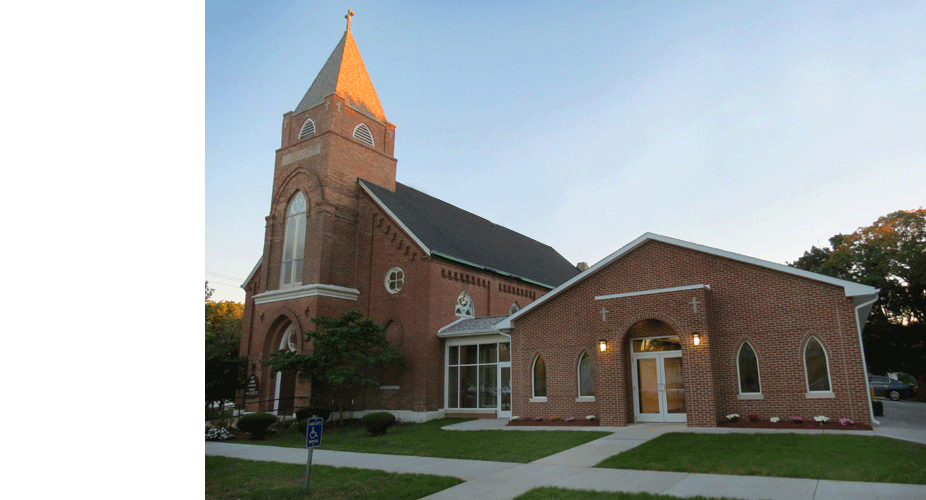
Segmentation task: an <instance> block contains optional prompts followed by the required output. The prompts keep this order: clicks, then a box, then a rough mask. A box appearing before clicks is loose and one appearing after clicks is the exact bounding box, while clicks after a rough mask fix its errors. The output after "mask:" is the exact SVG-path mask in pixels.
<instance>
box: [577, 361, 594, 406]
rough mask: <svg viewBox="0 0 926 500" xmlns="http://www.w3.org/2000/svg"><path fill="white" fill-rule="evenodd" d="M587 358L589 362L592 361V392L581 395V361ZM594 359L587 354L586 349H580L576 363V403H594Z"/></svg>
mask: <svg viewBox="0 0 926 500" xmlns="http://www.w3.org/2000/svg"><path fill="white" fill-rule="evenodd" d="M586 359H587V360H588V362H589V363H592V394H591V395H590V396H583V395H582V361H584V360H586ZM594 369H595V365H594V360H592V357H591V356H589V355H588V351H582V355H581V356H579V362H578V363H576V391H577V396H576V403H594V402H595V388H594V384H595V375H594Z"/></svg>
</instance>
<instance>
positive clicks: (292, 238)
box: [280, 192, 306, 286]
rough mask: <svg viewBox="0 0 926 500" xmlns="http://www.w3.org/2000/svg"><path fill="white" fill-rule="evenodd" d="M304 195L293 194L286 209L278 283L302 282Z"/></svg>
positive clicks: (292, 283) (294, 283) (293, 283)
mask: <svg viewBox="0 0 926 500" xmlns="http://www.w3.org/2000/svg"><path fill="white" fill-rule="evenodd" d="M305 213H306V203H305V196H303V194H302V193H301V192H299V193H296V196H293V199H292V201H290V202H289V208H287V209H286V232H285V233H284V237H283V265H282V266H281V268H282V270H281V271H280V285H281V286H293V285H299V284H301V283H302V259H303V256H304V255H305Z"/></svg>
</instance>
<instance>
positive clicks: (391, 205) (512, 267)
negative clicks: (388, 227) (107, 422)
mask: <svg viewBox="0 0 926 500" xmlns="http://www.w3.org/2000/svg"><path fill="white" fill-rule="evenodd" d="M360 185H361V186H362V187H363V188H364V190H365V191H366V192H367V194H369V195H370V197H371V198H372V199H373V201H374V202H376V203H377V204H378V205H379V206H380V207H381V208H382V209H383V210H385V211H386V212H387V213H388V214H389V215H390V216H391V217H392V218H393V219H394V220H395V221H396V223H398V224H400V225H401V226H402V229H403V230H405V231H406V232H407V233H408V234H409V235H410V236H411V237H412V238H413V239H414V240H415V242H416V243H418V245H419V246H421V247H422V249H424V251H425V252H427V253H428V255H430V256H438V257H443V258H445V259H449V260H454V261H457V262H461V263H463V264H466V265H470V266H474V267H479V268H483V269H488V270H490V271H494V272H496V273H500V274H503V275H508V276H512V277H515V278H519V279H522V280H525V281H529V282H532V283H535V284H539V285H543V286H545V287H547V288H554V287H556V286H558V285H559V284H561V283H563V282H565V281H568V280H569V279H571V278H572V277H573V276H575V275H577V274H579V270H578V269H576V267H575V266H574V265H572V264H570V263H569V261H567V260H566V259H565V258H564V257H563V256H562V255H560V254H559V253H558V252H557V251H556V250H554V249H553V248H552V247H550V246H549V245H545V244H543V243H540V242H539V241H536V240H533V239H531V238H528V237H527V236H524V235H523V234H519V233H516V232H514V231H512V230H510V229H508V228H505V227H502V226H499V225H497V224H494V223H492V222H490V221H488V220H486V219H483V218H482V217H479V216H476V215H473V214H471V213H469V212H467V211H465V210H461V209H459V208H457V207H455V206H453V205H451V204H449V203H446V202H443V201H441V200H438V199H437V198H434V197H433V196H429V195H427V194H424V193H422V192H421V191H418V190H416V189H412V188H410V187H408V186H406V185H404V184H401V183H398V182H397V183H396V189H395V192H392V191H389V190H388V189H384V188H381V187H379V186H377V185H375V184H371V183H369V182H365V181H363V180H361V181H360Z"/></svg>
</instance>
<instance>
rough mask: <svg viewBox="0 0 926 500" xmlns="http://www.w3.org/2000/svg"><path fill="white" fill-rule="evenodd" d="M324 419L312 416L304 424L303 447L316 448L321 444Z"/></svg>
mask: <svg viewBox="0 0 926 500" xmlns="http://www.w3.org/2000/svg"><path fill="white" fill-rule="evenodd" d="M324 426H325V421H324V420H322V419H321V417H312V418H310V419H309V423H308V425H306V426H305V447H306V448H318V447H319V446H321V445H322V428H323V427H324Z"/></svg>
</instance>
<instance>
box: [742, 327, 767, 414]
mask: <svg viewBox="0 0 926 500" xmlns="http://www.w3.org/2000/svg"><path fill="white" fill-rule="evenodd" d="M747 344H748V345H749V348H750V349H752V353H753V354H754V355H755V356H756V379H758V381H759V392H743V374H742V372H741V371H740V354H742V352H743V346H745V345H747ZM736 390H737V391H738V392H739V398H738V399H765V396H763V395H762V371H761V370H760V368H759V353H758V352H756V348H755V347H753V346H752V344H751V343H750V342H749V341H748V340H744V341H743V343H742V344H740V348H739V349H737V350H736Z"/></svg>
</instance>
